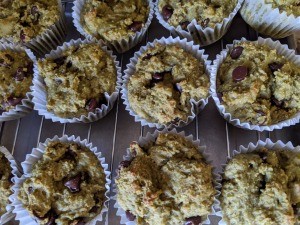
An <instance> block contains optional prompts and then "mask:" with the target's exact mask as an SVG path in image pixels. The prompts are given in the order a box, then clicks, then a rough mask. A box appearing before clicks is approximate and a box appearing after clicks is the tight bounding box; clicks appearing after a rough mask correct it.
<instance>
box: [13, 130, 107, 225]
mask: <svg viewBox="0 0 300 225" xmlns="http://www.w3.org/2000/svg"><path fill="white" fill-rule="evenodd" d="M53 141H59V142H63V143H76V144H78V145H81V146H83V147H86V148H88V149H90V150H91V152H93V153H94V154H95V156H96V157H97V158H98V160H99V162H100V163H101V166H102V168H103V170H104V173H105V180H106V183H105V188H106V192H105V201H104V203H103V207H102V210H101V213H99V214H98V215H97V216H96V217H94V218H93V219H92V220H90V221H89V222H87V223H86V225H96V223H97V222H98V221H102V220H103V218H104V217H105V215H106V214H107V212H108V202H109V192H110V183H111V180H110V172H109V170H108V164H106V163H105V158H104V157H102V154H101V152H99V151H98V150H97V147H93V146H92V144H91V143H88V141H87V140H86V139H84V140H81V139H80V137H77V138H75V136H74V135H73V136H67V135H64V136H62V137H60V138H59V137H58V136H55V137H54V138H52V139H49V138H48V139H47V140H46V141H45V143H39V145H38V147H37V148H34V149H33V150H32V153H31V154H27V155H26V159H25V161H24V162H22V163H21V165H22V168H23V171H24V175H23V176H22V177H21V178H19V179H16V181H15V184H14V186H13V192H14V193H13V194H12V195H11V196H10V200H11V201H12V206H13V207H14V210H13V212H14V213H15V214H16V220H18V221H19V222H20V225H25V224H26V225H38V223H37V222H36V221H35V219H34V218H33V217H31V216H30V214H29V213H28V211H27V210H26V209H25V208H24V207H23V204H22V203H21V202H20V201H19V199H18V193H19V190H20V188H21V186H22V184H23V182H24V181H25V180H26V179H27V178H29V177H31V172H32V168H33V165H34V164H35V163H37V162H38V161H39V160H40V159H41V158H42V157H43V154H44V152H45V148H46V146H47V145H48V143H49V142H53Z"/></svg>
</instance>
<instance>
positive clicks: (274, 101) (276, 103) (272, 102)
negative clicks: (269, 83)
mask: <svg viewBox="0 0 300 225" xmlns="http://www.w3.org/2000/svg"><path fill="white" fill-rule="evenodd" d="M271 104H272V105H275V106H277V107H279V108H281V107H283V101H279V100H278V99H276V98H275V96H272V97H271Z"/></svg>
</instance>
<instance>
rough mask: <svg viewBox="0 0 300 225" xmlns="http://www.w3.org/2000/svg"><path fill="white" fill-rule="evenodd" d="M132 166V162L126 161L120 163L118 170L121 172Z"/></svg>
mask: <svg viewBox="0 0 300 225" xmlns="http://www.w3.org/2000/svg"><path fill="white" fill-rule="evenodd" d="M130 164H131V161H128V160H124V161H122V162H120V164H119V166H118V169H119V170H121V169H123V168H127V167H129V166H130Z"/></svg>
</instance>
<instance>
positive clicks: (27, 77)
mask: <svg viewBox="0 0 300 225" xmlns="http://www.w3.org/2000/svg"><path fill="white" fill-rule="evenodd" d="M32 78H33V62H32V61H31V59H30V58H29V57H28V56H27V54H26V52H25V51H22V52H18V51H13V50H11V49H6V50H0V79H1V83H0V93H1V95H0V104H1V105H0V113H3V112H7V111H9V110H10V109H14V108H15V107H16V105H18V104H22V102H21V101H22V99H23V98H25V97H26V93H27V92H29V91H30V86H31V85H32Z"/></svg>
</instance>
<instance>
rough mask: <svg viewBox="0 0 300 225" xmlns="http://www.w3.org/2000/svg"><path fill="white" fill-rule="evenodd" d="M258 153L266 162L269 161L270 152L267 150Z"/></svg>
mask: <svg viewBox="0 0 300 225" xmlns="http://www.w3.org/2000/svg"><path fill="white" fill-rule="evenodd" d="M258 155H259V157H260V158H261V159H262V161H263V162H264V163H266V162H267V158H268V154H267V153H266V152H259V153H258Z"/></svg>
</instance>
